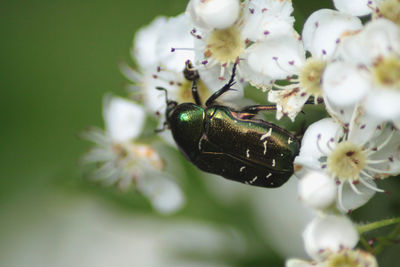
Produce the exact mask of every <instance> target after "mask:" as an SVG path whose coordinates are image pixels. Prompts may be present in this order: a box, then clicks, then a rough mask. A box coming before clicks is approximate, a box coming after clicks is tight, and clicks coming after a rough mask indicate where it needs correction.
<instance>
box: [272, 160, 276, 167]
mask: <svg viewBox="0 0 400 267" xmlns="http://www.w3.org/2000/svg"><path fill="white" fill-rule="evenodd" d="M275 165H276V162H275V159H272V167H275Z"/></svg>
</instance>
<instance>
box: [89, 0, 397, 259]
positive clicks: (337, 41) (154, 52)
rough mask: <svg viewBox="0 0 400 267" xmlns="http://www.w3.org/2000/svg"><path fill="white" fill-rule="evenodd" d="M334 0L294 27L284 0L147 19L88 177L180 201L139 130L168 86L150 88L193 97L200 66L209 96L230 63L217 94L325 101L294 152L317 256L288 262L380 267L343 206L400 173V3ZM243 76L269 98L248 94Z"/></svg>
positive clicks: (286, 104)
mask: <svg viewBox="0 0 400 267" xmlns="http://www.w3.org/2000/svg"><path fill="white" fill-rule="evenodd" d="M333 2H334V5H335V7H336V8H337V10H331V9H321V10H318V11H316V12H314V13H313V14H311V15H310V16H309V17H308V18H307V20H306V22H305V24H304V27H303V29H302V32H301V34H299V33H298V32H296V30H295V29H294V26H293V25H294V17H293V15H292V13H293V6H292V3H291V1H290V0H244V1H240V0H190V1H189V3H188V5H187V8H186V11H185V13H183V14H180V15H178V16H176V17H171V18H167V17H163V16H160V17H157V18H156V19H154V20H153V21H152V22H151V23H150V25H149V26H147V27H144V28H142V29H141V30H139V31H138V32H137V34H136V36H135V38H134V42H133V48H132V50H131V55H132V58H133V60H134V61H135V63H136V67H135V68H132V67H130V66H129V65H127V64H122V65H121V66H120V67H121V71H122V73H123V74H124V75H125V76H126V77H127V78H128V79H129V80H130V81H131V84H130V85H129V86H128V87H129V88H128V89H129V92H130V93H131V96H130V97H131V99H133V100H134V101H136V103H135V102H131V101H130V100H129V101H128V100H124V99H121V98H111V100H110V99H109V98H107V100H106V104H105V107H104V108H105V111H104V118H105V122H106V132H105V133H102V132H100V131H99V130H93V131H90V132H88V138H89V139H91V140H93V141H94V142H95V143H97V145H98V147H96V148H95V149H94V150H93V151H91V152H90V153H89V154H88V155H87V156H86V161H90V162H97V163H100V167H99V169H98V170H97V171H96V175H95V176H96V177H98V178H100V177H101V179H103V181H104V182H106V183H109V184H111V183H118V184H119V185H120V186H122V187H126V186H127V185H128V184H130V183H132V182H133V183H135V184H136V185H137V188H138V190H139V191H141V192H142V193H143V194H145V195H147V196H149V198H150V199H151V200H152V203H153V205H154V206H155V207H158V209H160V210H164V211H171V210H176V209H177V208H179V207H180V206H181V204H182V199H183V197H182V194H181V192H180V190H179V188H178V187H177V186H176V185H175V183H173V182H172V181H171V180H170V179H168V178H166V177H164V176H165V175H164V174H163V172H162V168H163V161H162V160H161V158H160V156H159V155H158V153H157V152H156V151H155V150H154V149H153V148H152V146H151V144H142V143H140V142H139V141H137V140H140V138H139V139H138V137H139V135H140V132H141V131H142V128H143V122H144V117H145V116H146V114H147V116H154V114H155V117H156V118H157V119H158V121H159V127H163V124H164V122H165V119H166V118H165V110H166V105H167V101H165V98H166V95H165V92H163V91H160V90H155V88H156V87H163V88H166V89H167V90H168V99H172V100H174V101H176V102H177V103H178V104H179V103H183V102H194V99H193V96H192V92H191V87H192V81H191V80H190V79H188V78H187V77H186V76H185V75H184V70H185V68H187V67H189V68H191V69H194V70H196V71H197V72H198V73H199V76H200V79H199V81H198V84H197V91H198V93H199V97H200V99H201V100H202V101H203V102H204V101H205V100H206V99H207V98H208V97H209V96H210V95H211V94H212V93H213V92H215V91H216V90H218V89H219V88H221V87H222V86H223V85H224V84H225V83H226V82H227V80H229V77H230V76H231V74H232V69H233V66H235V67H236V69H237V75H236V84H235V88H234V89H235V90H230V91H228V92H227V93H226V94H224V95H223V97H221V99H218V100H221V101H223V102H225V103H229V105H236V106H245V105H246V104H248V103H254V102H256V103H257V102H258V103H262V102H263V101H265V100H268V101H269V102H271V103H274V104H275V105H276V118H277V119H278V120H279V119H281V118H282V117H284V116H287V117H288V118H289V119H290V120H292V121H294V120H296V118H297V115H298V114H299V113H300V112H301V111H302V109H303V106H304V105H305V104H317V105H320V106H322V107H324V108H325V109H326V112H327V116H326V117H325V118H323V119H321V120H319V121H316V122H314V123H312V124H311V125H310V126H309V127H308V128H307V129H306V130H305V131H303V132H302V134H301V137H302V139H301V148H300V152H299V155H298V156H297V157H296V159H295V162H294V164H295V170H296V171H295V175H296V176H297V177H298V178H299V183H298V192H299V199H300V200H301V201H302V202H303V203H304V204H305V205H306V206H308V207H310V208H311V209H313V210H315V211H316V214H317V215H316V217H315V219H314V220H313V221H312V222H311V223H310V224H309V225H308V226H307V228H306V230H305V231H304V234H303V238H304V244H305V249H306V251H307V253H308V254H309V255H310V257H312V258H313V260H314V261H313V262H311V263H307V262H305V261H302V260H293V259H292V260H289V261H288V262H287V266H310V265H312V266H377V263H376V260H375V258H374V256H372V255H371V254H369V253H367V252H364V251H362V250H358V249H355V246H356V244H357V243H358V241H359V234H358V232H357V230H356V228H355V226H354V224H353V223H352V221H351V220H350V219H349V217H347V216H346V215H344V213H347V212H350V211H351V210H354V209H356V208H359V207H361V206H362V205H364V204H365V203H367V201H368V200H369V199H371V198H372V197H373V195H374V194H375V193H376V192H380V193H382V192H385V190H383V189H380V188H379V187H378V186H377V184H376V182H379V181H380V180H384V179H386V178H388V177H391V176H396V175H399V174H400V132H399V129H400V104H399V103H400V20H399V18H400V2H399V1H398V0H379V1H378V0H376V1H367V0H360V1H345V0H333ZM367 15H368V16H369V17H365V19H363V20H361V19H360V18H359V16H367ZM250 86H253V87H255V88H258V89H261V90H262V91H263V92H265V99H260V100H257V99H246V98H245V97H244V88H246V87H250ZM137 102H140V104H138V103H137ZM164 133H166V134H165V135H163V137H165V139H166V140H167V142H169V143H170V144H173V142H172V139H171V137H170V136H168V132H164ZM149 173H150V174H149Z"/></svg>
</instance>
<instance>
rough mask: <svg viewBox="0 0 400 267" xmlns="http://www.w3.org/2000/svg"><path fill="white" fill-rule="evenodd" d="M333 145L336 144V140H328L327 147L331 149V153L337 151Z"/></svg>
mask: <svg viewBox="0 0 400 267" xmlns="http://www.w3.org/2000/svg"><path fill="white" fill-rule="evenodd" d="M331 144H335V139H334V138H331V139H329V140H328V142H326V146H327V147H328V148H329V150H330V151H332V150H334V149H335V147H332V145H331Z"/></svg>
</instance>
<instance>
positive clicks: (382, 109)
mask: <svg viewBox="0 0 400 267" xmlns="http://www.w3.org/2000/svg"><path fill="white" fill-rule="evenodd" d="M365 109H366V111H367V112H368V113H369V114H371V115H372V116H375V117H376V118H378V119H380V120H382V121H388V120H396V119H398V118H399V117H400V91H395V90H390V89H385V88H376V89H375V90H371V92H370V93H369V95H368V98H367V101H366V103H365Z"/></svg>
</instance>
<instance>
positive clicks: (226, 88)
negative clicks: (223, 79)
mask: <svg viewBox="0 0 400 267" xmlns="http://www.w3.org/2000/svg"><path fill="white" fill-rule="evenodd" d="M237 64H238V61H236V62H235V64H233V68H232V75H231V78H230V79H229V81H228V83H227V84H225V85H224V86H223V87H222V88H221V89H219V90H218V91H216V92H215V93H214V94H212V95H211V96H210V97H209V98H208V99H207V102H206V107H208V106H210V105H211V104H212V103H213V102H214V101H215V100H216V99H217V98H218V97H220V96H221V95H222V94H224V93H226V92H227V91H229V90H233V89H232V88H231V87H232V86H233V85H234V84H235V83H236V82H235V81H234V80H235V74H236V66H237Z"/></svg>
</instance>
